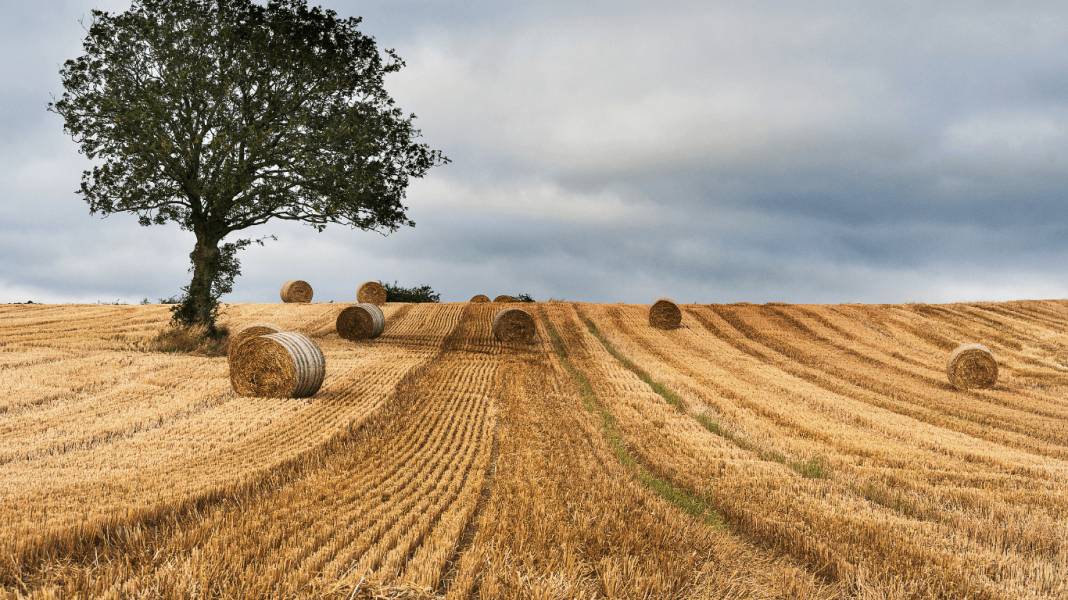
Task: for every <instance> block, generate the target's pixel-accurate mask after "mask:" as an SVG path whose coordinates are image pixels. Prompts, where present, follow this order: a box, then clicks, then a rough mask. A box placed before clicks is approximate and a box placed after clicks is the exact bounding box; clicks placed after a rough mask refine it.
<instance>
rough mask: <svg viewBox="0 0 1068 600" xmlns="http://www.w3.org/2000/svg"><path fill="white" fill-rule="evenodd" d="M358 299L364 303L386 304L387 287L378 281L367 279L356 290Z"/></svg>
mask: <svg viewBox="0 0 1068 600" xmlns="http://www.w3.org/2000/svg"><path fill="white" fill-rule="evenodd" d="M356 301H357V302H360V303H364V304H378V305H382V304H385V303H386V288H385V286H383V285H382V284H381V283H378V282H377V281H365V282H363V283H362V284H360V288H359V289H358V290H356Z"/></svg>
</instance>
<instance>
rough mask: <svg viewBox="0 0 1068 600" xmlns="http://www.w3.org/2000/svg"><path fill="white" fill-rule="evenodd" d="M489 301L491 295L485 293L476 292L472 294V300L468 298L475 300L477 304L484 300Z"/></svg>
mask: <svg viewBox="0 0 1068 600" xmlns="http://www.w3.org/2000/svg"><path fill="white" fill-rule="evenodd" d="M489 301H490V297H489V296H487V295H485V294H475V295H474V296H471V299H470V300H468V302H474V303H475V304H481V303H483V302H489Z"/></svg>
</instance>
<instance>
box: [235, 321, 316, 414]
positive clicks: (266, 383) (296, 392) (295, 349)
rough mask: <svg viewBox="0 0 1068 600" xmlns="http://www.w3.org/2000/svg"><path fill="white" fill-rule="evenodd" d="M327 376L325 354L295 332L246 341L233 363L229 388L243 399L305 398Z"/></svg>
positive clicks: (238, 350) (306, 338)
mask: <svg viewBox="0 0 1068 600" xmlns="http://www.w3.org/2000/svg"><path fill="white" fill-rule="evenodd" d="M325 375H326V359H325V358H324V357H323V352H322V350H320V349H319V346H318V345H317V344H316V343H315V342H313V341H312V340H311V338H309V337H308V336H306V335H304V334H302V333H297V332H295V331H285V332H281V333H271V334H267V335H261V336H258V337H253V338H251V339H248V340H245V342H244V343H242V344H241V345H240V346H238V347H237V348H236V349H235V350H234V356H233V359H232V360H231V361H230V385H231V387H233V389H234V391H235V392H237V394H238V395H240V396H257V397H261V398H306V397H308V396H311V395H314V394H315V392H317V391H319V387H320V386H321V385H322V384H323V377H325Z"/></svg>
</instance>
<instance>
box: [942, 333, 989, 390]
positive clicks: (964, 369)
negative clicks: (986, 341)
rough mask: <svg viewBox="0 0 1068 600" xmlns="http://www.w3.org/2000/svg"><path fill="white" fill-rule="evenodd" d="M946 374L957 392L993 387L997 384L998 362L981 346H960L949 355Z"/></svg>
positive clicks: (987, 349)
mask: <svg viewBox="0 0 1068 600" xmlns="http://www.w3.org/2000/svg"><path fill="white" fill-rule="evenodd" d="M946 372H947V374H948V375H949V382H950V383H951V384H953V387H955V388H957V389H958V390H967V389H972V388H989V387H994V384H995V383H997V382H998V361H997V360H996V359H995V358H994V353H993V352H991V351H990V349H989V348H987V347H986V346H984V345H982V344H961V345H960V346H958V347H957V349H956V350H954V351H953V352H951V353H950V355H949V362H948V363H947V365H946Z"/></svg>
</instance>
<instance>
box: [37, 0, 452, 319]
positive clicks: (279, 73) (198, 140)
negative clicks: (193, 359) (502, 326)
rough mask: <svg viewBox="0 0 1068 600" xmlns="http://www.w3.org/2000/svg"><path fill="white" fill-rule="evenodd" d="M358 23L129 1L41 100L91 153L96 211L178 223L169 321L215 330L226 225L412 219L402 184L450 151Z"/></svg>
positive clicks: (302, 8) (325, 16)
mask: <svg viewBox="0 0 1068 600" xmlns="http://www.w3.org/2000/svg"><path fill="white" fill-rule="evenodd" d="M359 24H360V19H359V18H340V17H338V15H337V14H336V13H335V12H334V11H330V10H324V9H321V8H318V7H309V6H308V4H307V2H306V1H305V0H270V1H269V2H268V3H267V4H266V5H265V6H263V5H258V4H254V3H253V2H252V1H251V0H134V1H133V4H132V6H131V7H130V9H129V10H127V11H125V12H122V13H115V14H112V13H108V12H104V11H99V10H95V11H93V12H92V18H91V23H90V26H89V28H88V32H87V35H86V37H85V40H84V41H83V48H84V54H83V55H82V56H80V57H78V58H75V59H72V60H68V61H67V62H65V63H64V65H63V67H62V69H61V71H60V75H61V77H62V81H63V87H64V92H63V95H62V97H60V98H59V99H58V100H56V101H54V102H53V103H51V104H50V105H49V110H51V111H53V112H55V113H58V114H59V115H60V116H62V117H63V120H64V130H65V131H66V132H67V133H68V134H69V135H71V136H72V137H73V138H74V140H75V142H76V143H77V144H78V145H79V149H80V151H81V152H82V153H83V154H84V155H85V156H86V157H88V158H89V159H90V160H92V161H93V163H94V164H93V165H92V168H91V169H90V170H87V171H85V172H84V173H83V174H82V181H81V186H80V190H79V194H80V195H81V196H82V197H83V198H84V199H85V201H86V202H87V203H88V204H89V210H90V212H91V213H92V214H101V215H104V216H107V215H109V214H111V213H116V212H127V213H133V214H135V215H137V216H138V219H139V222H140V223H141V224H142V225H146V226H147V225H152V224H164V223H168V222H174V223H177V224H178V225H179V226H180V227H181V228H182V229H185V230H187V231H190V232H192V233H193V234H194V237H195V238H196V243H195V245H194V248H193V251H192V252H191V253H190V255H189V257H190V260H191V262H192V267H191V269H190V270H191V271H192V274H193V275H192V280H191V281H190V283H189V286H188V287H186V288H184V289H183V292H184V295H183V297H182V301H181V303H180V304H178V305H177V306H176V307H175V309H174V317H175V320H176V321H177V322H180V323H184V324H188V325H192V324H200V325H204V326H206V327H207V330H208V331H209V332H210V333H211V334H213V335H214V334H216V333H217V330H216V328H215V315H216V311H217V309H218V299H219V297H220V296H222V295H223V294H226V293H228V292H230V291H231V289H232V286H233V281H234V278H235V277H236V276H237V275H239V274H240V265H239V262H238V260H237V256H236V255H237V253H238V251H240V250H242V249H244V248H245V247H247V246H248V245H249V244H251V243H253V242H255V241H262V240H252V239H247V238H245V239H236V240H234V241H231V242H227V243H223V240H224V239H226V237H227V236H228V235H229V234H231V233H234V232H238V231H242V230H245V229H248V228H250V227H253V226H256V225H261V224H263V223H266V222H268V221H270V220H272V219H281V220H290V221H301V222H304V223H306V224H308V225H311V226H312V227H314V228H316V229H317V230H319V231H322V230H323V229H324V228H325V227H326V226H327V225H328V224H340V225H348V226H351V227H353V228H357V229H363V230H374V231H379V232H380V233H390V232H393V231H396V230H397V229H398V228H399V227H400V226H402V225H408V226H412V225H414V223H413V222H412V221H411V220H410V219H408V217H407V216H406V211H407V207H406V206H404V204H403V201H404V199H405V194H406V190H407V187H408V183H409V180H410V179H411V178H418V177H422V176H423V175H424V174H425V173H426V172H427V171H428V170H429V169H430V168H431V167H434V166H436V165H441V164H445V163H447V162H448V159H447V158H446V157H445V156H444V155H443V154H442V153H441V152H440V151H438V150H434V149H431V148H430V147H428V146H427V145H426V144H424V143H421V142H420V141H419V138H420V132H419V130H418V129H416V128H415V127H414V126H413V121H414V119H415V115H414V114H405V113H404V112H403V111H402V110H401V109H400V108H399V107H397V106H396V104H395V102H394V100H393V99H392V98H391V97H390V95H389V94H388V93H387V92H386V89H385V87H384V83H383V81H384V77H385V76H386V75H387V74H390V73H394V72H396V71H398V70H399V69H400V68H401V67H403V66H404V62H403V61H402V60H401V59H400V57H398V56H397V54H396V53H395V52H394V51H393V50H391V49H386V50H383V51H382V52H381V53H380V52H379V50H378V48H377V46H376V43H375V40H374V38H373V37H370V36H367V35H364V34H363V33H361V32H360V31H359V29H358V28H357V27H358V25H359Z"/></svg>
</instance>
